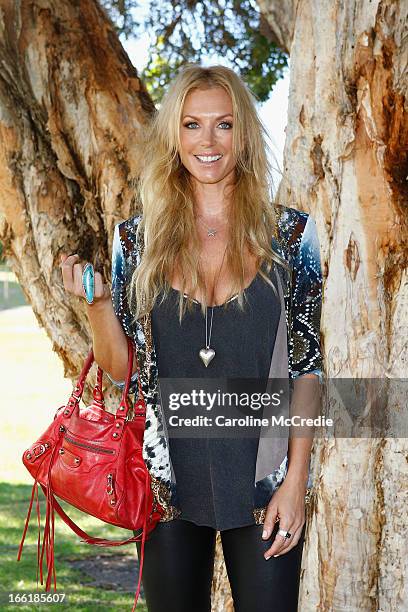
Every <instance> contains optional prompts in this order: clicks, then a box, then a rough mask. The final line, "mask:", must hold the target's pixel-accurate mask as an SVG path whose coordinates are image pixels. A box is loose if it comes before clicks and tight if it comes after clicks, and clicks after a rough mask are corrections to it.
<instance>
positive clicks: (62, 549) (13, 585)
mask: <svg viewBox="0 0 408 612" xmlns="http://www.w3.org/2000/svg"><path fill="white" fill-rule="evenodd" d="M30 497H31V485H24V484H10V483H4V482H3V483H0V549H1V556H2V563H1V566H0V580H1V584H2V586H1V590H2V591H3V592H6V593H7V592H11V591H21V592H24V591H29V592H35V591H37V592H39V593H45V584H44V585H41V584H40V582H39V585H38V589H37V583H36V566H37V534H38V530H37V517H36V512H35V506H33V509H32V513H31V519H30V523H29V528H28V531H27V534H26V538H25V541H24V546H23V550H22V555H21V559H20V561H17V553H18V548H19V545H20V541H21V537H22V533H23V529H24V522H25V517H26V514H27V509H28V502H29V499H30ZM39 499H40V507H41V517H42V525H43V524H44V517H45V500H44V496H43V493H42V491H41V490H40V491H39ZM34 503H35V502H34ZM61 505H62V506H63V508H64V510H65V511H66V512H67V513H68V514H69V516H70V517H71V518H72V519H73V520H74V521H75V522H76V523H77V524H79V525H80V526H81V527H82V528H83V529H84V530H85V531H87V532H88V533H90V534H92V535H95V536H97V537H107V538H112V539H115V538H117V537H118V536H119V537H125V536H126V534H127V533H128V532H126V531H123V530H118V529H116V528H115V527H114V526H112V525H108V524H106V523H102V522H101V521H98V520H97V519H94V518H93V517H90V516H88V515H85V514H83V513H82V512H80V511H79V510H76V509H74V508H73V507H72V506H70V505H69V504H65V503H64V502H62V503H61ZM129 535H131V534H130V532H129ZM124 548H126V551H125V553H123V554H126V553H127V554H129V553H130V552H131V551H132V550H133V551H134V559H135V561H134V562H135V564H136V562H137V554H136V548H135V545H134V544H133V545H130V546H126V547H124ZM101 550H102V549H101V548H99V547H98V549H97V550H96V548H93V547H92V546H89V545H87V544H85V543H83V542H81V541H80V539H79V538H78V537H77V536H76V535H75V534H73V533H72V532H71V530H70V529H69V528H68V527H67V526H66V525H65V524H64V523H63V522H62V521H61V520H60V519H59V517H58V516H56V519H55V549H54V552H55V567H56V576H57V590H58V592H66V593H67V598H68V605H69V610H82V611H83V612H91V611H92V612H93V611H94V610H95V609H103V610H108V609H112V608H117V609H119V610H130V609H131V606H132V603H133V597H134V594H133V593H123V592H120V591H114V592H112V591H110V590H104V589H101V588H99V589H96V588H95V587H94V586H87V584H86V583H87V582H88V583H89V582H91V581H92V579H91V577H89V576H86V575H84V574H83V572H80V571H78V570H75V569H73V568H71V567H70V565H69V563H68V561H69V560H72V559H79V558H80V559H84V558H85V557H88V558H92V557H93V556H95V555H96V554H99V553H100V552H101ZM103 553H104V554H111V555H117V554H118V552H117V549H109V548H104V549H103ZM43 570H44V572H45V571H46V563H45V560H44V564H43ZM44 583H45V578H44ZM51 589H53V586H51ZM50 593H53V590H51V591H50ZM139 602H140V603H139ZM139 602H138V609H139V608H140V610H141V611H142V610H146V607H145V606H144V605H141V604H142V602H141V600H139ZM15 607H16V606H15V605H12V604H10V605H4V604H3V605H2V606H1V609H2V610H14V609H15ZM46 607H47V604H43V605H41V606H35V605H20V606H19V610H35V609H37V608H38V609H44V608H46Z"/></svg>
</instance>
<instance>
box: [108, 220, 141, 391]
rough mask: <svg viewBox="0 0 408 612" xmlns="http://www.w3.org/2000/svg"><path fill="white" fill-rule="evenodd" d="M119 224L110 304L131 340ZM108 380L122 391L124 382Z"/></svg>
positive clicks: (132, 384) (134, 377)
mask: <svg viewBox="0 0 408 612" xmlns="http://www.w3.org/2000/svg"><path fill="white" fill-rule="evenodd" d="M119 225H120V224H119V223H118V224H117V225H116V226H115V231H114V234H113V242H112V283H111V294H112V304H113V309H114V311H115V314H116V316H117V317H118V319H119V321H120V322H121V324H122V327H123V331H124V332H125V334H126V335H127V336H129V337H130V338H132V332H131V327H132V323H131V313H130V310H129V306H128V299H127V295H126V286H127V281H128V279H127V272H126V261H125V257H124V255H123V249H122V245H121V241H120V234H119ZM137 376H138V373H137V372H135V373H134V374H133V376H132V378H131V385H130V392H131V393H133V392H134V391H135V390H136V388H137V384H136V383H137ZM108 377H109V379H110V380H111V381H112V382H113V384H114V385H116V386H117V387H119V388H121V389H123V387H124V384H125V382H124V381H117V380H114V379H113V378H112V377H111V376H109V374H108Z"/></svg>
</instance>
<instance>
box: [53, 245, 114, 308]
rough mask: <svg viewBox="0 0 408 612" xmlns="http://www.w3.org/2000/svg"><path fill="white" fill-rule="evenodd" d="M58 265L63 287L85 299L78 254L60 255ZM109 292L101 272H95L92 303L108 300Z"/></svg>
mask: <svg viewBox="0 0 408 612" xmlns="http://www.w3.org/2000/svg"><path fill="white" fill-rule="evenodd" d="M60 267H61V270H62V280H63V283H64V289H65V291H67V292H68V293H71V294H72V295H76V296H77V297H81V298H84V299H86V296H85V291H84V288H83V286H82V272H83V267H82V264H81V263H79V255H77V254H75V255H65V254H64V253H62V254H61V255H60ZM110 297H111V292H110V288H109V285H108V284H107V283H104V282H103V278H102V274H101V273H100V272H95V292H94V300H93V303H92V304H89V306H90V307H92V306H93V304H96V303H101V302H104V301H105V300H108V299H109V300H110Z"/></svg>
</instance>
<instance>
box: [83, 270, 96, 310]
mask: <svg viewBox="0 0 408 612" xmlns="http://www.w3.org/2000/svg"><path fill="white" fill-rule="evenodd" d="M82 286H83V288H84V292H85V299H86V301H87V302H88V304H93V301H94V293H95V272H94V267H93V265H92V264H91V263H87V264H85V267H84V269H83V272H82Z"/></svg>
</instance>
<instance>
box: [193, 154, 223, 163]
mask: <svg viewBox="0 0 408 612" xmlns="http://www.w3.org/2000/svg"><path fill="white" fill-rule="evenodd" d="M194 157H195V158H196V159H198V161H199V162H200V163H202V164H214V163H215V162H217V161H219V160H220V159H221V158H222V155H221V154H220V153H217V154H215V155H194Z"/></svg>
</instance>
